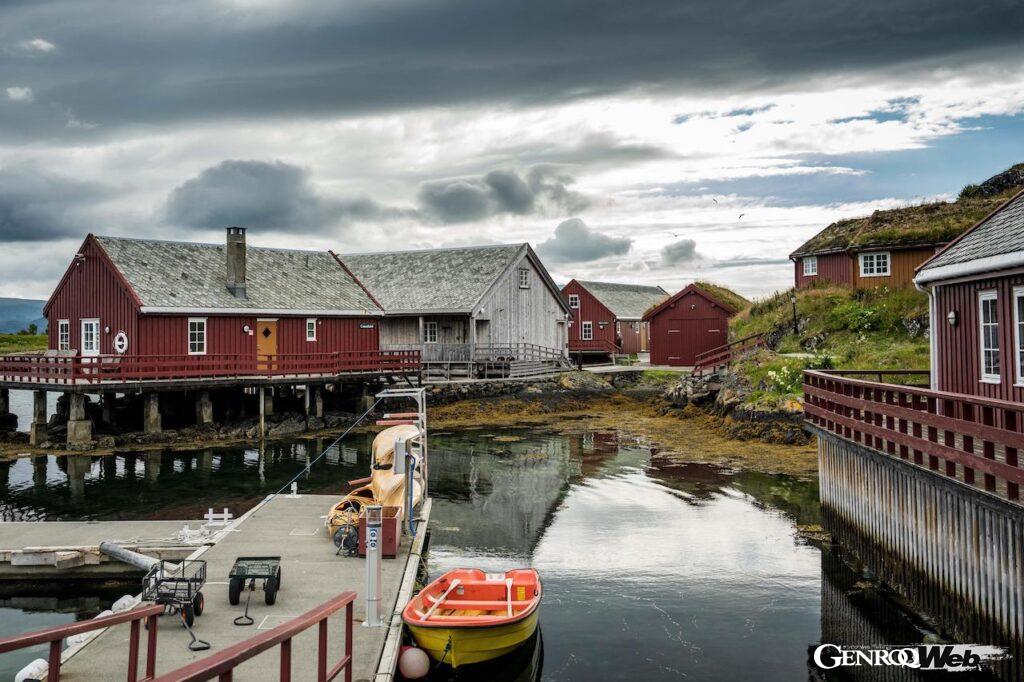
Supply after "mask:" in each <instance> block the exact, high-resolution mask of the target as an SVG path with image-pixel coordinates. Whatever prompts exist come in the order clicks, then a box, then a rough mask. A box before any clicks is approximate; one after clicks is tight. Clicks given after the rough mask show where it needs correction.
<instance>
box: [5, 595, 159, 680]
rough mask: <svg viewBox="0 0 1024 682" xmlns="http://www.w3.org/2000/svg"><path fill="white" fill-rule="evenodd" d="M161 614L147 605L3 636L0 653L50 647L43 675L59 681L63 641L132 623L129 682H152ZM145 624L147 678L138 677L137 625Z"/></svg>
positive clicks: (157, 607)
mask: <svg viewBox="0 0 1024 682" xmlns="http://www.w3.org/2000/svg"><path fill="white" fill-rule="evenodd" d="M163 612H164V607H163V606H155V605H154V606H146V607H143V608H140V609H133V610H131V611H123V612H121V613H115V614H113V615H111V616H104V617H103V618H93V619H92V620H83V621H79V622H77V623H71V624H69V625H58V626H56V627H52V628H46V629H45V630H37V631H35V632H26V633H25V634H23V635H15V636H13V637H5V638H3V639H0V654H6V653H8V652H11V651H17V650H18V649H25V648H28V647H32V646H39V645H40V644H49V645H50V652H49V656H48V657H47V662H48V665H49V668H48V670H47V673H46V682H58V681H59V680H60V654H61V651H62V650H63V642H64V640H65V639H66V638H68V637H71V636H72V635H80V634H83V633H85V632H92V631H94V630H102V629H103V628H108V627H110V626H112V625H120V624H121V623H129V622H130V623H131V624H132V625H131V632H130V634H129V636H128V677H127V679H128V682H145V681H146V680H152V679H153V676H154V675H155V674H156V633H157V623H156V619H157V616H159V615H160V614H161V613H163ZM142 620H145V621H146V628H147V629H148V635H147V641H146V676H145V677H141V678H140V677H139V631H140V628H139V623H140V622H142Z"/></svg>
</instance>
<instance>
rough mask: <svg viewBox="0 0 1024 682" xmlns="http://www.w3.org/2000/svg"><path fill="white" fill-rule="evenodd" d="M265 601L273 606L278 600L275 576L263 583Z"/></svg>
mask: <svg viewBox="0 0 1024 682" xmlns="http://www.w3.org/2000/svg"><path fill="white" fill-rule="evenodd" d="M263 601H265V602H267V606H273V605H274V602H276V601H277V580H276V579H275V578H267V581H266V582H265V583H263Z"/></svg>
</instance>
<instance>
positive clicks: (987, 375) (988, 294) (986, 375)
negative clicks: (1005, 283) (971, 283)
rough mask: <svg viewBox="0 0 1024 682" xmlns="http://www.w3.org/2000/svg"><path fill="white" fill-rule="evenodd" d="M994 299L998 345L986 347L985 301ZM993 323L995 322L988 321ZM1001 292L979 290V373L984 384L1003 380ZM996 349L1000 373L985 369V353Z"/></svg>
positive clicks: (997, 365)
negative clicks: (1000, 341)
mask: <svg viewBox="0 0 1024 682" xmlns="http://www.w3.org/2000/svg"><path fill="white" fill-rule="evenodd" d="M988 301H993V302H994V303H995V311H996V321H995V323H994V324H995V328H996V347H995V348H994V349H993V348H986V347H985V325H986V322H985V303H987V302H988ZM988 324H993V323H988ZM999 333H1000V330H999V294H998V292H996V291H995V290H990V291H979V292H978V349H979V352H980V355H979V356H978V360H979V363H980V366H979V367H978V370H979V373H980V374H981V383H983V384H998V383H1000V382H1001V381H1002V378H1001V374H1002V364H1003V363H1002V362H1001V348H1000V347H999ZM993 350H994V351H995V354H996V367H997V369H999V373H997V374H992V373H991V372H986V371H985V354H986V353H991V352H992V351H993Z"/></svg>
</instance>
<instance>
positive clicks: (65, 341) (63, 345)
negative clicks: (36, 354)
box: [57, 320, 71, 350]
mask: <svg viewBox="0 0 1024 682" xmlns="http://www.w3.org/2000/svg"><path fill="white" fill-rule="evenodd" d="M57 350H71V320H57Z"/></svg>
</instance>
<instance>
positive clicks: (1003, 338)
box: [934, 275, 1024, 402]
mask: <svg viewBox="0 0 1024 682" xmlns="http://www.w3.org/2000/svg"><path fill="white" fill-rule="evenodd" d="M1019 286H1024V275H1013V276H1007V277H997V278H992V279H987V280H979V281H976V282H967V283H963V284H953V285H948V286H939V287H938V291H937V292H936V294H935V311H936V317H937V318H938V319H937V320H936V323H935V326H936V329H935V330H934V333H935V335H936V337H935V338H936V341H937V344H938V346H937V355H938V361H937V363H936V364H937V376H936V379H937V381H938V387H937V388H938V389H939V390H941V391H948V392H951V393H966V394H968V395H980V396H986V397H989V398H999V399H1002V400H1010V401H1013V402H1024V388H1022V387H1020V386H1015V383H1016V382H1017V380H1018V378H1017V371H1016V367H1015V363H1014V350H1015V348H1014V344H1015V342H1016V341H1015V338H1014V330H1013V289H1014V287H1019ZM991 290H995V291H996V292H997V295H998V301H999V353H1000V362H999V365H1000V372H1001V374H1002V377H1001V381H1000V383H999V384H989V383H982V382H981V342H980V340H979V336H980V333H981V332H980V329H979V321H978V294H979V292H982V291H991ZM951 310H955V311H956V312H957V317H958V324H957V326H955V327H954V326H952V325H950V324H949V322H948V321H947V319H946V318H947V316H948V314H949V312H950V311H951Z"/></svg>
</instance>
